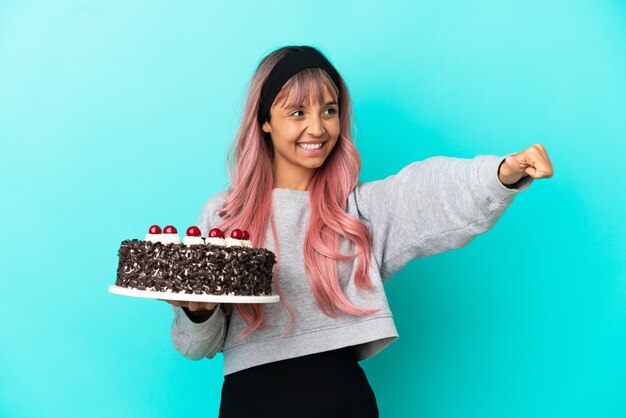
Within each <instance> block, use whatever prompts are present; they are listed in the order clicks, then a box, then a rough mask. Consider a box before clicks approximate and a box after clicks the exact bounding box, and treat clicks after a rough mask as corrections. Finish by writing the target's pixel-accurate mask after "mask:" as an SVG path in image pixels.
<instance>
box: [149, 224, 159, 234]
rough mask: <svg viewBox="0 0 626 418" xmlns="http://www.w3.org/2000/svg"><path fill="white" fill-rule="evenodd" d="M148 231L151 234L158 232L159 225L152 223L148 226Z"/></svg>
mask: <svg viewBox="0 0 626 418" xmlns="http://www.w3.org/2000/svg"><path fill="white" fill-rule="evenodd" d="M148 233H150V234H152V235H156V234H160V233H161V227H159V225H152V226H151V227H150V229H149V230H148Z"/></svg>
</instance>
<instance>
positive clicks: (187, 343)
mask: <svg viewBox="0 0 626 418" xmlns="http://www.w3.org/2000/svg"><path fill="white" fill-rule="evenodd" d="M172 308H173V310H174V322H173V323H172V342H173V343H174V348H175V349H176V351H178V352H179V353H180V354H181V355H183V356H184V357H186V358H188V359H190V360H200V359H203V358H204V357H208V358H210V359H212V358H213V357H215V355H216V354H217V353H218V352H220V351H222V350H223V349H224V339H225V337H226V328H227V318H226V315H225V314H224V312H222V310H221V309H220V307H219V306H216V307H215V311H214V312H213V315H211V317H210V318H209V319H207V320H206V321H204V322H202V323H200V324H196V323H195V322H192V321H191V320H190V319H189V317H187V314H185V311H184V310H183V309H182V308H180V307H176V306H173V307H172Z"/></svg>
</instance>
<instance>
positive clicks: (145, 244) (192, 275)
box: [115, 225, 276, 296]
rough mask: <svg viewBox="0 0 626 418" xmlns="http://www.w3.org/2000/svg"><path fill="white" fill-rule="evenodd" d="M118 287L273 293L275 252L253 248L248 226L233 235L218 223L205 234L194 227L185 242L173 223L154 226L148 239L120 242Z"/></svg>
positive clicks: (248, 294) (228, 293)
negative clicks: (228, 234)
mask: <svg viewBox="0 0 626 418" xmlns="http://www.w3.org/2000/svg"><path fill="white" fill-rule="evenodd" d="M118 255H119V264H118V267H117V280H116V282H115V284H116V286H119V287H124V288H130V289H137V290H148V291H157V292H165V293H193V294H198V295H201V294H209V295H236V296H265V295H271V294H272V268H273V266H274V264H275V263H276V256H275V255H274V253H273V252H271V251H269V250H267V249H264V248H253V246H252V243H251V241H250V236H249V234H248V232H247V231H242V230H240V229H234V230H233V231H232V232H231V234H230V237H229V238H225V235H224V232H222V231H221V230H219V229H217V228H213V229H211V230H210V231H209V233H208V236H207V237H206V238H203V237H202V236H201V232H200V229H199V228H197V227H195V226H191V227H189V228H188V229H187V235H186V236H185V237H184V239H183V241H182V242H181V240H180V238H179V236H178V231H177V230H176V228H174V227H173V226H171V225H168V226H166V227H165V228H164V229H163V231H161V228H160V227H159V226H157V225H153V226H152V227H150V229H149V231H148V234H147V235H146V237H145V239H144V240H139V239H130V240H124V241H122V243H121V245H120V248H119V251H118Z"/></svg>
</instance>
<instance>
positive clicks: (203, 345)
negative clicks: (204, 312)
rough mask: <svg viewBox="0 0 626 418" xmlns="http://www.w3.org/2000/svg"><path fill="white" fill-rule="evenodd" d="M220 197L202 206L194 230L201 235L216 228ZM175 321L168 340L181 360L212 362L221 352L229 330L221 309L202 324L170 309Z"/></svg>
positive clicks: (180, 309) (177, 309)
mask: <svg viewBox="0 0 626 418" xmlns="http://www.w3.org/2000/svg"><path fill="white" fill-rule="evenodd" d="M221 196H222V194H218V195H216V196H215V197H214V198H210V199H208V200H207V202H206V203H205V204H204V206H203V208H202V212H201V213H200V216H199V217H198V221H197V222H196V226H198V227H199V228H200V230H201V231H202V234H203V235H206V233H207V232H208V229H209V228H210V227H213V225H215V222H214V221H215V219H214V212H215V210H216V208H217V206H218V205H219V203H220V197H221ZM172 308H173V310H174V321H173V322H172V328H171V337H172V343H173V344H174V348H175V349H176V351H178V352H179V353H180V354H182V355H183V356H184V357H186V358H188V359H190V360H200V359H202V358H204V357H208V358H210V359H212V358H213V357H215V355H216V354H217V353H218V352H220V351H222V350H223V349H224V340H225V338H226V331H227V329H228V316H227V315H226V314H225V313H224V312H223V311H222V309H221V308H220V306H219V305H218V306H216V307H215V311H214V312H213V314H212V315H211V317H210V318H209V319H207V320H206V321H204V322H202V323H199V324H197V323H195V322H193V321H191V320H190V319H189V317H188V316H187V314H186V313H185V311H184V310H183V309H182V308H180V307H176V306H173V307H172Z"/></svg>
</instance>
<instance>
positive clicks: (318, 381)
mask: <svg viewBox="0 0 626 418" xmlns="http://www.w3.org/2000/svg"><path fill="white" fill-rule="evenodd" d="M219 417H220V418H235V417H255V418H262V417H272V418H281V417H289V418H293V417H298V418H307V417H315V418H320V417H324V418H334V417H341V418H346V417H359V418H370V417H371V418H375V417H378V406H377V404H376V397H375V396H374V391H372V388H371V386H370V384H369V382H368V381H367V377H366V376H365V373H364V372H363V369H361V366H359V363H358V362H357V360H356V358H355V357H354V355H353V353H352V350H351V348H350V347H346V348H344V349H340V350H333V351H327V352H324V353H317V354H311V355H308V356H304V357H297V358H293V359H289V360H282V361H277V362H274V363H268V364H263V365H261V366H256V367H252V368H249V369H245V370H242V371H239V372H236V373H232V374H229V375H226V377H225V378H224V385H223V386H222V401H221V404H220V414H219Z"/></svg>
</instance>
